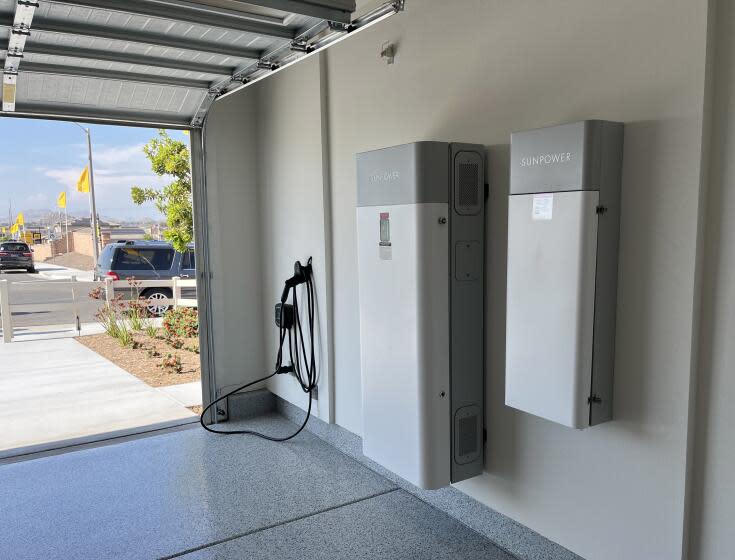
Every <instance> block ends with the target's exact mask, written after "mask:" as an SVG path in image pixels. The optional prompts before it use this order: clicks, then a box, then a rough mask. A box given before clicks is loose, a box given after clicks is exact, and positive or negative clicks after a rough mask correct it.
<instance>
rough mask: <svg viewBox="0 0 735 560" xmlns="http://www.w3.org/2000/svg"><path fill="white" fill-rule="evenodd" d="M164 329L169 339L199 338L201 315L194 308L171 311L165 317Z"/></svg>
mask: <svg viewBox="0 0 735 560" xmlns="http://www.w3.org/2000/svg"><path fill="white" fill-rule="evenodd" d="M163 328H164V330H165V331H166V333H167V335H168V336H169V337H172V336H177V337H181V338H190V337H192V336H197V335H198V334H199V313H198V312H197V310H196V309H194V308H193V307H180V308H178V309H169V310H168V311H167V312H166V315H164V317H163Z"/></svg>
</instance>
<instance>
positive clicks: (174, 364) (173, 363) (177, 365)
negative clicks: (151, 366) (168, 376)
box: [159, 354, 184, 373]
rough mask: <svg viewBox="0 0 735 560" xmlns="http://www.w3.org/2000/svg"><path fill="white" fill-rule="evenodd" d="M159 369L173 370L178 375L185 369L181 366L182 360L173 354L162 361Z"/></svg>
mask: <svg viewBox="0 0 735 560" xmlns="http://www.w3.org/2000/svg"><path fill="white" fill-rule="evenodd" d="M159 367H162V368H164V369H172V370H174V371H175V372H176V373H181V371H182V370H183V369H184V368H183V366H182V365H181V358H179V357H178V356H174V355H172V354H169V355H167V356H166V357H165V358H164V359H163V360H161V363H160V364H159Z"/></svg>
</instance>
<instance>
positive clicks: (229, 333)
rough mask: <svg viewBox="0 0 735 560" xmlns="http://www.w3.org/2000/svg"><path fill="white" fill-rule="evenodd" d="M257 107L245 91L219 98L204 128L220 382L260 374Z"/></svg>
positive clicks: (226, 383) (222, 385)
mask: <svg viewBox="0 0 735 560" xmlns="http://www.w3.org/2000/svg"><path fill="white" fill-rule="evenodd" d="M254 122H255V112H254V106H253V102H252V99H250V98H249V97H248V96H231V97H227V98H224V99H222V100H221V101H218V102H217V103H215V104H214V105H213V107H212V110H211V111H210V113H209V117H208V119H207V123H206V127H205V130H204V134H205V145H206V160H205V164H206V174H207V181H206V182H207V184H206V189H207V223H206V227H207V229H208V235H209V260H210V267H211V271H212V277H211V303H212V319H213V325H212V326H211V327H212V339H213V342H214V371H215V376H216V383H217V387H218V388H220V389H222V388H225V387H230V386H232V385H236V384H238V385H239V384H242V383H245V382H247V381H251V380H254V379H257V378H259V377H262V376H263V371H264V366H265V363H264V359H263V310H262V306H261V305H260V298H259V294H260V293H261V289H262V284H261V274H260V262H261V247H260V219H259V216H260V213H259V196H258V189H257V181H256V176H255V174H256V157H255V149H256V146H255V135H254V128H253V127H254Z"/></svg>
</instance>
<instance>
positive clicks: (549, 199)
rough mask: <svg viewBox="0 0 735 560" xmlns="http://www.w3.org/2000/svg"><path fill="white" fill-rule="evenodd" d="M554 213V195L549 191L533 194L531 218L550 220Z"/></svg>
mask: <svg viewBox="0 0 735 560" xmlns="http://www.w3.org/2000/svg"><path fill="white" fill-rule="evenodd" d="M553 215H554V195H553V194H550V193H546V194H535V195H533V210H531V219H533V220H550V219H551V218H552V217H553Z"/></svg>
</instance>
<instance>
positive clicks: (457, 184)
mask: <svg viewBox="0 0 735 560" xmlns="http://www.w3.org/2000/svg"><path fill="white" fill-rule="evenodd" d="M482 175H483V171H482V166H481V164H480V156H479V154H477V153H476V152H459V153H458V154H457V156H456V159H455V160H454V206H455V209H456V210H457V213H458V214H463V215H465V216H473V215H476V214H479V213H480V211H481V210H482V195H483V192H482V186H483V177H482Z"/></svg>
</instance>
